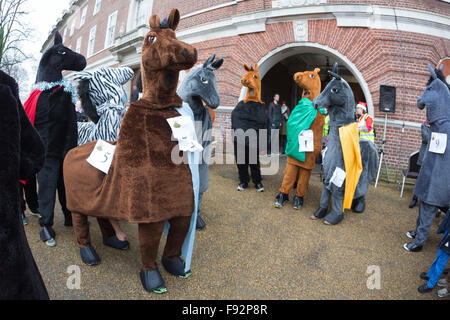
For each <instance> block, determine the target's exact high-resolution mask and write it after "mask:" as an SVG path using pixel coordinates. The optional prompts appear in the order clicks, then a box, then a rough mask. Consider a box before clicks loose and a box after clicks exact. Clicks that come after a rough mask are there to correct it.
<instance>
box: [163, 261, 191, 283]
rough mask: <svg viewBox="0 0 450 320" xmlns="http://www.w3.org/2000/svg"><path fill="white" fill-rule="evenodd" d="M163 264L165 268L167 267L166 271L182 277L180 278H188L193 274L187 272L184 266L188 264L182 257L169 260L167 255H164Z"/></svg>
mask: <svg viewBox="0 0 450 320" xmlns="http://www.w3.org/2000/svg"><path fill="white" fill-rule="evenodd" d="M161 262H162V265H163V266H164V269H166V271H167V272H168V273H170V274H171V275H174V276H177V277H180V278H184V279H186V278H188V277H190V276H191V272H190V271H188V272H185V271H184V268H185V266H186V264H185V263H184V261H183V260H181V258H178V259H176V260H169V259H167V258H166V257H164V256H163V257H162V261H161Z"/></svg>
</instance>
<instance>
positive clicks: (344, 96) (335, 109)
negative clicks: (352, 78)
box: [313, 62, 355, 126]
mask: <svg viewBox="0 0 450 320" xmlns="http://www.w3.org/2000/svg"><path fill="white" fill-rule="evenodd" d="M328 73H329V74H330V75H331V76H333V80H331V82H330V83H329V84H328V85H327V86H326V88H325V89H324V90H323V91H322V93H321V94H320V95H319V96H318V97H317V98H316V99H315V100H314V102H313V103H314V107H315V108H316V109H319V108H324V107H325V108H328V113H329V115H330V122H331V123H334V124H335V125H338V126H342V125H347V124H349V123H352V122H354V114H355V97H354V95H353V91H352V89H351V88H350V86H349V85H348V83H347V82H346V81H345V80H344V79H343V78H342V77H341V76H340V75H339V72H338V63H337V62H336V63H335V64H334V67H333V71H328Z"/></svg>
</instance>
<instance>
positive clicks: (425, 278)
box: [420, 272, 430, 281]
mask: <svg viewBox="0 0 450 320" xmlns="http://www.w3.org/2000/svg"><path fill="white" fill-rule="evenodd" d="M420 279H422V280H426V281H428V280H430V277H429V276H428V273H426V272H422V273H421V274H420Z"/></svg>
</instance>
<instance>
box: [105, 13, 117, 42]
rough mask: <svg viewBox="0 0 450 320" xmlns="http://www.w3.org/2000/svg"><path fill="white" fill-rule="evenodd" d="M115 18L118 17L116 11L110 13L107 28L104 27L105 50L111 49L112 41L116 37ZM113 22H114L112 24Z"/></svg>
mask: <svg viewBox="0 0 450 320" xmlns="http://www.w3.org/2000/svg"><path fill="white" fill-rule="evenodd" d="M117 17H118V11H117V10H116V11H114V12H113V13H111V14H110V15H109V17H108V26H107V27H106V36H105V49H106V48H109V47H111V46H112V45H113V44H114V39H115V35H116V26H117ZM113 20H115V21H114V23H113Z"/></svg>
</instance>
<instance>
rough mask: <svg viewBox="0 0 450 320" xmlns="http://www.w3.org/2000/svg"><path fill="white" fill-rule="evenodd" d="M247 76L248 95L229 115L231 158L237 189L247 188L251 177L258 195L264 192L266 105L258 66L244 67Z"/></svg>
mask: <svg viewBox="0 0 450 320" xmlns="http://www.w3.org/2000/svg"><path fill="white" fill-rule="evenodd" d="M244 69H245V70H246V71H247V74H246V75H244V76H243V77H242V79H241V83H242V85H243V86H244V87H247V93H246V96H245V98H244V100H243V101H239V103H238V105H237V106H236V108H234V110H233V112H232V113H231V128H232V129H233V132H234V134H233V142H234V155H235V158H236V164H237V168H238V172H239V185H238V188H237V190H238V191H244V190H245V189H247V188H248V184H249V182H250V176H249V174H248V169H249V167H250V171H251V174H252V177H251V178H252V181H253V183H254V184H255V187H256V189H257V190H258V192H264V186H263V185H262V183H261V181H262V177H261V165H260V162H259V147H260V146H259V140H260V139H259V135H260V130H262V129H265V127H266V106H265V105H264V103H263V102H262V100H261V76H260V74H259V72H258V64H255V65H254V66H253V67H250V66H248V65H244Z"/></svg>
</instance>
